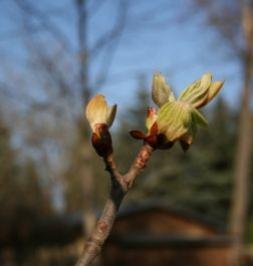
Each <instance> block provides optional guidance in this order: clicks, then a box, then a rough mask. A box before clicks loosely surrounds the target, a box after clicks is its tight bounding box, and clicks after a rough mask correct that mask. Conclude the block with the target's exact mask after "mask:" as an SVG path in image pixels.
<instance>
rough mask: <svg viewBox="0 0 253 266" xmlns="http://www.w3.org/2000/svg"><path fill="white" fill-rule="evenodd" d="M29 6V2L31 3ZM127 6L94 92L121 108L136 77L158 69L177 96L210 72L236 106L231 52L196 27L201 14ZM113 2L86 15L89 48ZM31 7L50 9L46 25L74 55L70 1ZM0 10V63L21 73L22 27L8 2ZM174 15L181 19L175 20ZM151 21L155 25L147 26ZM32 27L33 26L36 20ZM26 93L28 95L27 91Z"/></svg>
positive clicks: (172, 5) (166, 4) (162, 5)
mask: <svg viewBox="0 0 253 266" xmlns="http://www.w3.org/2000/svg"><path fill="white" fill-rule="evenodd" d="M30 2H31V3H33V4H34V2H33V1H30ZM129 2H130V3H132V4H133V6H132V8H130V10H129V14H130V19H129V23H128V24H129V25H128V24H127V27H126V29H125V31H124V32H123V35H122V38H121V39H120V43H119V45H118V46H117V50H116V51H115V54H114V57H113V62H112V65H111V68H110V71H109V77H108V80H107V83H106V84H104V85H103V86H102V87H101V88H97V89H98V91H100V92H102V93H104V94H106V95H107V97H108V98H109V100H110V101H113V102H118V103H120V104H121V106H122V108H125V107H127V106H128V105H129V104H130V103H131V102H132V101H133V100H134V97H135V95H136V94H135V93H136V89H137V77H138V75H139V74H145V76H146V77H147V84H148V85H150V84H151V79H152V73H153V72H156V71H160V72H162V73H164V74H165V75H166V77H167V79H168V81H169V82H170V83H171V84H172V86H173V87H174V88H175V91H176V93H178V91H180V90H181V89H183V88H184V87H185V86H186V85H187V84H189V83H190V82H192V81H193V80H195V79H196V78H199V77H200V76H201V75H202V74H203V73H205V72H209V71H211V72H212V73H213V74H214V77H215V78H217V79H224V80H225V81H226V82H225V86H224V89H223V91H222V95H223V96H224V97H226V99H227V100H228V101H229V102H230V103H231V105H234V106H235V105H237V103H238V98H239V97H238V96H239V91H240V87H241V83H240V68H239V64H238V62H237V61H236V60H235V59H233V54H232V56H231V53H230V51H229V47H227V46H226V43H225V42H224V41H223V39H222V38H220V37H218V35H217V33H215V31H214V30H212V29H210V28H208V27H205V26H204V25H203V24H201V23H202V14H196V15H195V17H194V18H189V16H185V15H182V7H185V9H187V7H188V6H186V4H187V3H189V1H184V0H179V1H176V2H174V1H164V0H159V1H155V3H154V2H153V1H143V0H140V1H138V2H135V1H132V0H129ZM117 3H119V1H116V0H107V1H104V3H103V4H102V5H101V7H100V9H99V10H98V11H97V12H96V14H95V15H92V16H90V20H89V34H88V36H89V37H88V38H89V44H90V46H92V44H93V43H94V41H95V40H96V39H97V38H98V37H99V35H100V34H101V33H103V32H105V31H106V30H107V29H108V28H110V26H111V25H112V24H113V23H114V21H115V18H116V10H117V9H116V7H117V5H116V4H117ZM34 5H35V7H36V8H38V9H39V10H41V11H42V12H44V14H47V12H48V11H50V13H49V12H48V14H50V22H51V23H52V24H54V25H56V26H57V27H58V28H59V29H60V30H61V31H62V32H63V34H64V35H65V36H66V38H67V39H68V40H69V42H70V44H71V52H72V53H75V52H76V48H77V46H76V42H75V38H76V28H75V25H76V24H75V23H76V21H75V9H74V8H73V5H72V3H71V1H70V0H62V1H59V0H56V1H48V0H46V1H42V2H40V3H36V4H34ZM0 6H1V8H0V23H1V25H2V26H1V28H0V58H1V59H2V60H1V61H2V62H6V61H7V62H8V64H7V65H8V67H9V68H10V69H11V70H13V71H14V70H15V71H20V72H21V73H22V72H23V73H25V72H26V70H25V67H24V65H25V58H26V57H25V55H26V52H24V49H23V46H22V42H21V41H20V35H19V31H20V30H21V29H22V27H21V26H20V22H19V18H18V15H17V14H18V13H17V10H18V9H17V7H16V5H15V3H13V2H12V1H10V0H2V1H1V3H0ZM89 7H90V8H92V1H90V2H89ZM147 10H151V11H152V10H154V12H153V13H152V12H151V15H152V16H151V17H149V18H145V19H143V20H138V16H139V15H140V14H142V13H143V12H144V13H145V12H146V11H147ZM186 13H187V12H186ZM90 14H91V13H90ZM178 16H181V17H182V18H183V19H182V18H181V19H180V22H175V20H176V19H177V18H178ZM184 16H185V17H184ZM135 18H137V22H138V23H136V24H134V23H132V20H133V21H134V19H135ZM153 20H155V21H156V23H157V24H158V26H154V27H151V26H149V25H150V23H151V22H152V21H153ZM160 22H161V23H160ZM159 23H160V24H159ZM34 24H35V25H37V21H36V19H35V20H34ZM101 58H102V57H100V58H98V59H97V60H96V61H95V62H93V63H92V65H91V71H90V73H91V79H95V78H96V73H97V69H98V68H99V66H100V64H101ZM15 71H14V72H15ZM0 76H1V75H0ZM35 83H36V81H35ZM28 93H32V92H31V90H28ZM38 95H39V94H38Z"/></svg>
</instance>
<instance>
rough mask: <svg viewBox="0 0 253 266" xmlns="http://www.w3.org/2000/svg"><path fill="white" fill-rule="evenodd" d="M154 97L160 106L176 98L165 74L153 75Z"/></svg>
mask: <svg viewBox="0 0 253 266" xmlns="http://www.w3.org/2000/svg"><path fill="white" fill-rule="evenodd" d="M152 99H153V101H154V103H156V104H157V105H158V106H159V107H161V106H162V105H163V104H165V103H166V102H167V101H174V100H175V97H174V95H173V92H172V90H171V87H170V86H169V85H168V84H167V83H166V81H165V78H164V76H163V75H161V74H159V73H157V74H154V76H153V82H152Z"/></svg>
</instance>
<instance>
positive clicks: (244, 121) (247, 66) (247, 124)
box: [229, 3, 253, 265]
mask: <svg viewBox="0 0 253 266" xmlns="http://www.w3.org/2000/svg"><path fill="white" fill-rule="evenodd" d="M252 11H253V10H252V7H250V6H249V5H248V4H247V3H243V6H242V26H243V31H244V38H245V50H244V54H243V72H244V84H243V92H242V101H241V114H240V125H239V134H238V144H237V152H236V158H235V172H234V192H233V197H232V205H231V217H230V228H229V229H230V233H231V234H232V236H233V237H234V240H235V243H234V250H233V251H234V252H233V265H241V256H242V252H243V243H244V233H245V226H246V220H247V209H248V194H249V191H248V188H249V170H250V159H251V146H252V136H251V132H252V119H251V117H252V115H251V108H250V98H251V83H252V65H253V64H252V62H253V57H252V41H253V17H252V14H253V13H252Z"/></svg>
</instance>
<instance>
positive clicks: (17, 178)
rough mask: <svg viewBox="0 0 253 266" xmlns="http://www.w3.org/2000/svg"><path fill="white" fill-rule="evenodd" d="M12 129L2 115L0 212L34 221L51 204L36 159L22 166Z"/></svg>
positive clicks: (13, 218)
mask: <svg viewBox="0 0 253 266" xmlns="http://www.w3.org/2000/svg"><path fill="white" fill-rule="evenodd" d="M10 138H11V133H10V130H9V129H8V128H7V126H5V124H4V122H3V120H2V119H0V213H1V220H4V221H13V222H15V221H16V220H18V219H19V221H20V219H26V220H29V221H31V219H35V218H36V217H43V216H45V215H48V214H49V213H50V212H51V204H50V202H49V199H48V198H47V197H46V193H45V191H43V190H42V186H41V184H40V182H39V175H38V173H37V170H36V167H35V165H34V163H33V162H32V161H27V162H26V163H24V164H23V165H22V166H21V165H20V164H18V163H17V161H16V155H17V154H16V151H15V150H14V149H13V148H12V147H11V142H10Z"/></svg>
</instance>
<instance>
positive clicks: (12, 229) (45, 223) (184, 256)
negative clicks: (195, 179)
mask: <svg viewBox="0 0 253 266" xmlns="http://www.w3.org/2000/svg"><path fill="white" fill-rule="evenodd" d="M0 232H1V234H0V265H3V266H5V265H20V263H21V262H22V263H23V264H22V265H38V266H47V265H63V266H70V265H74V263H75V261H76V258H77V256H78V255H79V254H80V252H81V250H82V248H83V237H82V235H83V234H82V215H81V214H72V215H71V214H68V215H58V216H55V217H51V218H47V219H45V220H38V221H37V222H35V221H33V220H32V219H27V220H25V221H22V222H21V221H20V222H19V223H14V224H11V223H4V222H3V221H1V222H0ZM231 244H232V240H231V238H229V236H227V235H226V234H225V231H224V230H223V228H222V226H220V225H219V224H216V223H213V222H210V220H207V219H205V218H203V217H200V216H198V215H195V214H192V213H189V212H186V211H184V210H176V209H173V208H168V207H163V206H161V205H154V204H153V205H150V204H147V205H145V206H144V205H142V206H139V207H134V208H124V209H123V210H122V211H121V212H120V213H119V215H118V218H117V219H116V221H115V224H114V227H113V230H112V234H111V236H110V238H109V239H108V241H107V242H106V245H105V247H104V249H103V252H102V256H101V257H100V259H99V262H98V263H97V264H96V265H99V266H128V265H129V266H130V265H131V266H136V265H138V266H139V265H145V266H151V265H152V266H154V265H159V266H163V265H166V266H167V265H169V266H184V265H187V266H227V265H231V264H230V258H231ZM28 262H29V263H28Z"/></svg>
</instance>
